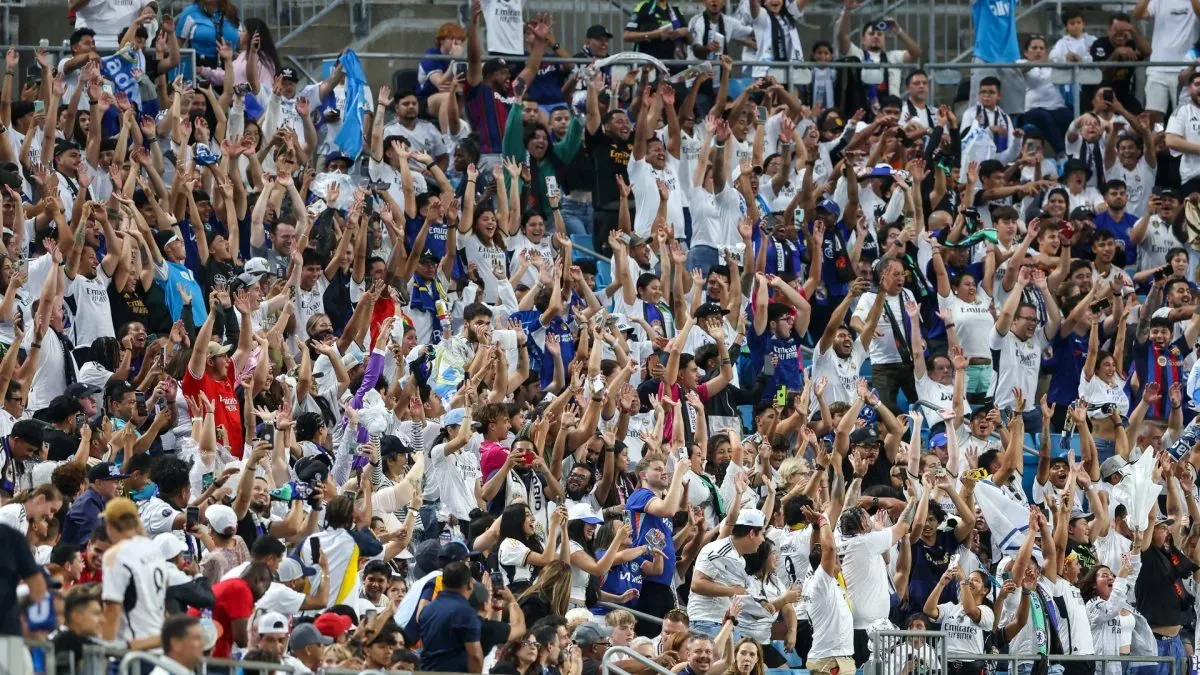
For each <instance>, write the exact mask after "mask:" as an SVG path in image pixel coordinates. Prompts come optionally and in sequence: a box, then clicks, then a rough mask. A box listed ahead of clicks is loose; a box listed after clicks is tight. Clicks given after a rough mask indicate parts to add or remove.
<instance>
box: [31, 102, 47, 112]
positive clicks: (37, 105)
mask: <svg viewBox="0 0 1200 675" xmlns="http://www.w3.org/2000/svg"><path fill="white" fill-rule="evenodd" d="M45 109H46V104H45V102H43V101H41V100H40V99H39V100H37V101H34V102H33V112H35V113H40V112H42V111H43V110H45Z"/></svg>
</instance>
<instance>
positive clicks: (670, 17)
mask: <svg viewBox="0 0 1200 675" xmlns="http://www.w3.org/2000/svg"><path fill="white" fill-rule="evenodd" d="M634 11H635V14H634V15H633V16H632V17H630V19H629V23H627V24H626V28H629V29H632V30H635V31H638V32H640V33H648V32H650V31H652V30H657V29H659V28H684V27H686V26H687V25H688V23H687V20H686V19H684V18H683V15H682V14H680V13H679V10H677V9H675V8H674V7H672V6H671V5H669V4H668V5H667V6H666V7H660V6H659V5H658V2H657V0H643V2H641V3H640V4H638V6H637V9H636V10H634ZM680 42H681V40H649V41H647V42H639V43H637V45H636V47H637V51H639V52H641V53H643V54H649V55H650V56H653V57H654V58H656V59H661V60H664V61H667V60H671V59H674V58H675V47H676V46H677V45H678V44H679V43H680Z"/></svg>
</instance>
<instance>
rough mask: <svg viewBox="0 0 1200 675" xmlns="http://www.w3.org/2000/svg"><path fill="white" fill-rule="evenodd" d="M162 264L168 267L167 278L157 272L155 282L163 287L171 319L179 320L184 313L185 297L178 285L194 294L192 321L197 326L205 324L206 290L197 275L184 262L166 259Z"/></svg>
mask: <svg viewBox="0 0 1200 675" xmlns="http://www.w3.org/2000/svg"><path fill="white" fill-rule="evenodd" d="M162 266H163V268H164V269H166V279H164V278H163V277H162V274H161V273H159V272H155V274H154V283H156V284H158V285H159V286H161V287H162V290H163V296H165V298H166V301H167V309H169V310H170V311H171V321H178V320H179V317H180V316H181V315H182V314H183V297H182V296H181V295H179V290H178V287H183V288H185V289H187V292H188V293H190V294H191V296H192V321H193V322H195V324H196V325H197V326H202V325H204V322H205V320H207V319H208V307H207V306H206V305H207V303H206V302H205V298H204V291H203V290H202V289H201V288H200V284H199V282H197V281H196V275H194V274H192V271H191V270H189V269H188V268H187V267H186V266H185V265H183V264H182V263H177V262H171V261H170V260H164V261H163V264H162Z"/></svg>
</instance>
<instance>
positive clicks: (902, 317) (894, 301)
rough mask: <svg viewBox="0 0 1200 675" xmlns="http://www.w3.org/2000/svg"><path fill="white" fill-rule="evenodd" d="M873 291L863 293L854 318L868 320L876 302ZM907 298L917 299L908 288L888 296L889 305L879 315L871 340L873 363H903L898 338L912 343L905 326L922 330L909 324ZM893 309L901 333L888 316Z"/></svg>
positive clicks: (910, 329) (855, 309)
mask: <svg viewBox="0 0 1200 675" xmlns="http://www.w3.org/2000/svg"><path fill="white" fill-rule="evenodd" d="M876 295H877V294H876V293H873V292H868V293H863V294H862V297H861V298H859V300H858V305H857V306H856V307H855V308H854V315H853V316H854V318H856V319H860V320H862V321H863V323H866V321H867V314H869V313H870V312H871V305H874V304H875V296H876ZM906 300H912V301H914V302H915V301H916V299H915V298H914V297H913V294H912V291H910V290H908V289H907V288H905V289H903V290H902V291H901V292H900V293H898V294H896V295H891V296H888V299H887V301H886V303H887V305H886V307H884V310H883V314H881V315H880V317H879V327H878V328H876V329H875V333H876V336H875V338H874V339H873V340H871V351H870V357H871V364H872V365H880V364H888V363H901V359H900V352H899V351H898V350H897V349H896V340H902V341H904V342H906V343H910V344H911V340H910V337H909V334H907V333H904V332H903V331H905V327H906V326H907V329H908V330H909V331H920V330H921V327H920V326H914V325H909V323H908V321H909V319H908V314H906V313H905V312H904V302H905V301H906ZM889 310H891V317H892V319H894V320H895V322H896V326H897V327H898V328H899V329H900V330H901V334H900V335H896V333H895V331H894V330H893V329H892V321H891V320H889V318H888V311H889Z"/></svg>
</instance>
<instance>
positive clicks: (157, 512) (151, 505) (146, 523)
mask: <svg viewBox="0 0 1200 675" xmlns="http://www.w3.org/2000/svg"><path fill="white" fill-rule="evenodd" d="M138 515H139V516H141V519H142V526H143V527H145V528H146V535H147V536H150V537H157V536H158V535H160V534H162V533H164V532H171V531H173V530H174V529H175V518H176V517H178V516H179V511H177V510H175V507H174V506H171V505H170V504H168V503H166V502H165V501H163V500H162V499H160V498H159V497H151V498H150V499H147V500H146V501H144V502H142V503H141V504H139V505H138Z"/></svg>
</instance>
